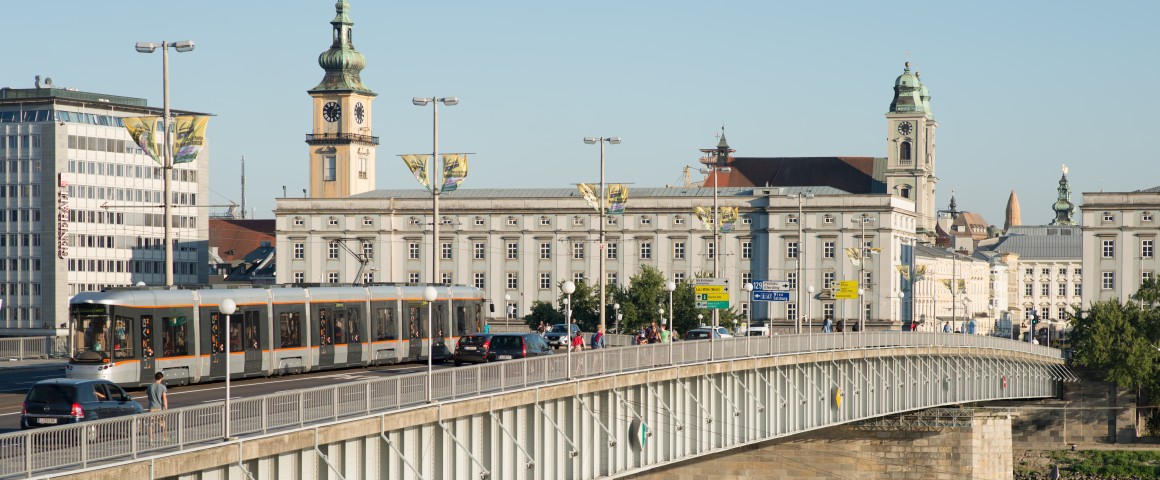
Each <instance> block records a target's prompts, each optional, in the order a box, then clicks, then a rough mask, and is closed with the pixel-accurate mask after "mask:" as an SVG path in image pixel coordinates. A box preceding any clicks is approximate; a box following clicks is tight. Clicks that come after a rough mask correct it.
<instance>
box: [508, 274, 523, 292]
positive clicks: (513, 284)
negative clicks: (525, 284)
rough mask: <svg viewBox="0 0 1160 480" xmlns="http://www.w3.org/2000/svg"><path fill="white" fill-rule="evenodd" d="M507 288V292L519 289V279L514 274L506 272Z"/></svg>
mask: <svg viewBox="0 0 1160 480" xmlns="http://www.w3.org/2000/svg"><path fill="white" fill-rule="evenodd" d="M507 288H508V290H516V289H518V288H520V277H519V275H517V274H516V272H507Z"/></svg>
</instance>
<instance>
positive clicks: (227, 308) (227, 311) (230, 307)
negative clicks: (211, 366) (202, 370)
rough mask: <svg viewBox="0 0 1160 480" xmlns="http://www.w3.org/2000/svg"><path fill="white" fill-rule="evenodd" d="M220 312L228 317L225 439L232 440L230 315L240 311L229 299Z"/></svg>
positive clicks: (223, 301)
mask: <svg viewBox="0 0 1160 480" xmlns="http://www.w3.org/2000/svg"><path fill="white" fill-rule="evenodd" d="M218 311H220V312H221V313H222V315H225V316H226V425H225V427H226V432H225V439H226V440H229V439H230V373H231V372H230V356H231V354H232V353H233V342H232V341H231V340H233V339H232V338H230V337H231V336H233V335H232V331H231V330H230V315H233V314H234V312H236V311H238V304H237V303H235V302H234V299H232V298H227V299H225V300H222V303H221V305H218Z"/></svg>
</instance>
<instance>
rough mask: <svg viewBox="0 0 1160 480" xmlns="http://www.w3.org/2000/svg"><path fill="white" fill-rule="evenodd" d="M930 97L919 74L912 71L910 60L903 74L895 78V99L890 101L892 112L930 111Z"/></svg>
mask: <svg viewBox="0 0 1160 480" xmlns="http://www.w3.org/2000/svg"><path fill="white" fill-rule="evenodd" d="M924 96H925V97H926V100H925V101H924V100H923V97H924ZM929 99H930V95H929V94H927V93H926V88H925V87H923V86H922V82H919V81H918V75H915V74H913V73H910V62H906V65H905V66H904V67H903V70H902V75H899V76H898V78H897V79H895V80H894V100H893V101H891V102H890V113H908V112H924V113H929V110H928V108H929Z"/></svg>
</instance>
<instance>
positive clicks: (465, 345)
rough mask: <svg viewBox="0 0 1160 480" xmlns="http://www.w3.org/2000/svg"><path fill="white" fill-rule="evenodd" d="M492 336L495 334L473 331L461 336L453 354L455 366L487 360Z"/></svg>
mask: <svg viewBox="0 0 1160 480" xmlns="http://www.w3.org/2000/svg"><path fill="white" fill-rule="evenodd" d="M492 336H494V335H493V334H490V333H473V334H470V335H464V336H462V337H459V342H458V343H456V344H455V353H454V354H452V356H451V359H452V360H453V361H454V362H455V366H457V367H458V366H460V365H463V364H465V363H485V362H487V352H488V349H489V348H491V337H492Z"/></svg>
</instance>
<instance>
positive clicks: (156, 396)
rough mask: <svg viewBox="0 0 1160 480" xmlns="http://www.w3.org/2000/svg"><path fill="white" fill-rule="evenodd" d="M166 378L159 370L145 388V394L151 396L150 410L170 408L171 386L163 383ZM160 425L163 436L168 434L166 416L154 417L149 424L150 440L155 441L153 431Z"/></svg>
mask: <svg viewBox="0 0 1160 480" xmlns="http://www.w3.org/2000/svg"><path fill="white" fill-rule="evenodd" d="M164 380H165V374H164V373H162V372H157V373H155V374H153V383H151V384H149V387H148V388H146V389H145V396H146V397H148V398H149V411H150V412H157V411H161V410H168V409H169V387H166V386H165V384H164V383H162V382H163V381H164ZM158 427H160V428H161V436H162V438H164V437H166V436H167V435H166V433H167V432H166V430H165V418H154V419H152V420H151V421H150V424H149V441H150V442H152V441H153V432H154V431H155V430H156V429H157V428H158Z"/></svg>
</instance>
